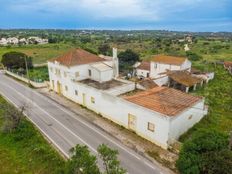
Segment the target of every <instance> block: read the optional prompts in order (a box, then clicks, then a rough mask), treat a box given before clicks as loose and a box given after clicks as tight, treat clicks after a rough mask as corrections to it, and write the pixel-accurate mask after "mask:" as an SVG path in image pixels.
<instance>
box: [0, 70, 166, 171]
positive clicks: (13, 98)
mask: <svg viewBox="0 0 232 174" xmlns="http://www.w3.org/2000/svg"><path fill="white" fill-rule="evenodd" d="M0 94H1V95H2V96H3V97H5V98H6V99H7V100H8V101H10V102H11V103H12V104H14V105H15V106H16V107H19V108H20V107H22V106H26V111H25V114H26V115H27V117H28V118H29V119H30V120H31V121H32V122H33V123H34V124H35V125H36V126H37V127H38V128H39V129H40V131H41V132H42V133H43V134H44V135H45V136H46V137H47V138H48V139H49V140H50V141H51V142H52V143H53V145H54V146H55V147H56V148H57V149H59V151H60V152H62V153H63V154H64V155H65V156H66V157H69V156H70V153H69V150H70V149H71V148H72V147H74V146H75V145H76V144H82V145H87V146H88V147H89V149H90V150H91V152H92V153H94V154H95V155H96V154H97V150H96V149H97V147H98V145H100V144H102V143H105V144H107V145H109V146H110V147H111V148H113V149H117V150H118V151H119V160H120V161H121V164H122V166H123V167H124V168H125V169H126V170H127V171H128V173H129V174H164V173H170V172H169V170H166V169H165V168H162V167H160V166H159V165H155V164H153V163H151V162H150V161H149V160H147V159H145V158H144V157H142V156H141V155H139V154H137V153H136V152H134V151H133V150H132V149H130V148H128V147H126V146H125V145H123V144H122V143H120V142H119V141H118V140H116V139H114V138H113V137H111V136H110V135H108V134H107V133H105V132H104V131H102V130H101V129H99V128H97V127H96V126H94V125H92V124H91V123H89V122H87V121H86V120H85V119H83V117H82V116H80V115H77V114H75V113H73V112H71V111H69V110H67V109H66V108H64V107H62V106H61V105H59V104H57V103H56V102H54V101H52V100H51V99H49V98H47V97H45V96H43V95H42V94H40V93H38V92H37V91H35V90H33V89H31V88H29V87H27V86H24V85H22V84H21V83H19V82H17V81H15V80H13V79H11V78H10V77H8V76H6V75H4V74H3V73H2V72H0Z"/></svg>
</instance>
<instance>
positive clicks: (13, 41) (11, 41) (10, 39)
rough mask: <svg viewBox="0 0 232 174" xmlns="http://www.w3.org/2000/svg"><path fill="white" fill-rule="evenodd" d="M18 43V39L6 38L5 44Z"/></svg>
mask: <svg viewBox="0 0 232 174" xmlns="http://www.w3.org/2000/svg"><path fill="white" fill-rule="evenodd" d="M18 43H19V39H18V38H16V37H9V38H7V44H11V45H17V44H18Z"/></svg>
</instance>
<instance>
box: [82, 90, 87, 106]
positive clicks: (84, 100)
mask: <svg viewBox="0 0 232 174" xmlns="http://www.w3.org/2000/svg"><path fill="white" fill-rule="evenodd" d="M82 97H83V106H86V95H85V93H83V94H82Z"/></svg>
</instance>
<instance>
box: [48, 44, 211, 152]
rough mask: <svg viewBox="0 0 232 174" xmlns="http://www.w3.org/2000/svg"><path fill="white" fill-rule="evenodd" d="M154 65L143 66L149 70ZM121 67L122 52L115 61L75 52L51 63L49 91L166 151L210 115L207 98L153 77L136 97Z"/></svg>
mask: <svg viewBox="0 0 232 174" xmlns="http://www.w3.org/2000/svg"><path fill="white" fill-rule="evenodd" d="M184 62H185V61H183V63H182V64H184ZM157 63H158V62H157ZM147 65H149V66H147ZM150 65H151V64H150V63H148V64H146V65H145V67H142V68H144V69H145V70H148V71H149V72H150V71H151V69H148V68H149V67H150V68H152V67H151V66H150ZM161 66H162V65H161ZM170 66H172V65H169V67H170ZM178 66H181V65H178ZM118 67H119V66H118V58H117V49H113V57H107V56H101V57H100V56H97V55H94V54H91V53H89V52H87V51H85V50H82V49H74V50H71V51H69V52H67V53H66V54H64V55H62V56H59V57H58V58H55V59H52V60H50V61H48V69H49V78H50V89H51V90H53V91H55V92H56V93H58V94H60V95H63V96H65V97H67V98H68V99H70V100H72V101H74V102H76V103H78V104H81V105H83V106H85V107H87V108H88V109H90V110H92V111H94V112H96V113H97V114H101V115H102V116H103V117H105V118H107V119H109V120H111V121H113V122H115V123H117V124H119V125H121V126H123V127H125V128H127V129H129V130H132V131H134V132H136V134H138V135H140V136H141V137H143V138H145V139H147V140H149V141H151V142H153V143H155V144H157V145H159V146H161V147H163V148H165V149H167V148H168V147H169V145H171V144H172V143H173V142H175V141H176V140H177V139H178V137H179V136H180V135H182V134H183V133H184V132H186V131H187V130H188V129H189V128H191V127H192V126H193V125H194V124H195V123H197V122H199V121H200V120H201V118H202V117H203V116H204V115H205V114H207V107H205V105H204V99H203V98H201V97H196V96H192V95H189V94H186V93H183V92H181V91H178V90H175V89H172V88H167V87H158V86H157V85H156V84H155V83H154V81H152V80H150V79H146V80H145V81H143V82H141V83H139V84H137V85H138V86H140V89H143V90H144V91H142V92H139V93H134V92H135V91H134V89H135V87H136V84H135V83H133V82H131V81H127V80H123V79H121V78H120V77H119V74H118V72H119V69H118ZM144 75H145V76H147V74H144ZM128 92H132V94H130V95H128Z"/></svg>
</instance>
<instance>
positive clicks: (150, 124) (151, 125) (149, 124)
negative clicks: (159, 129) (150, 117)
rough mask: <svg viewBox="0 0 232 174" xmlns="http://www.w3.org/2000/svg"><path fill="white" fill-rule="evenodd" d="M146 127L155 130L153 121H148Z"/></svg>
mask: <svg viewBox="0 0 232 174" xmlns="http://www.w3.org/2000/svg"><path fill="white" fill-rule="evenodd" d="M147 129H148V130H149V131H152V132H155V125H154V124H153V123H150V122H148V124H147Z"/></svg>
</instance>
